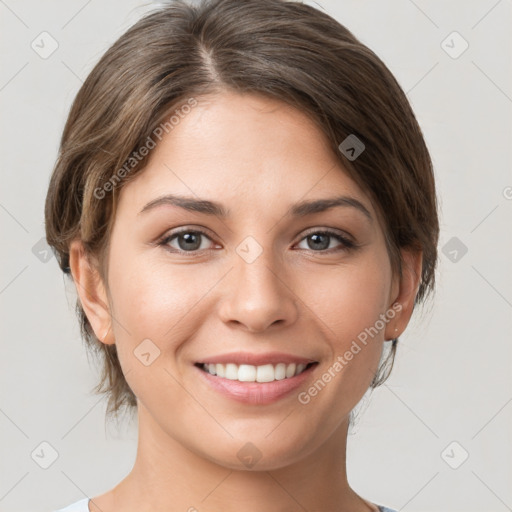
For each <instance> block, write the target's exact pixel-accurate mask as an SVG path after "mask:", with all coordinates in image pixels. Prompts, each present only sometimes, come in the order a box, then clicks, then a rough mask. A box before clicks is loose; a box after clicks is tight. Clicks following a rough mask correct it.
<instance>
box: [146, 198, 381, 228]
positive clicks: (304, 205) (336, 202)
mask: <svg viewBox="0 0 512 512" xmlns="http://www.w3.org/2000/svg"><path fill="white" fill-rule="evenodd" d="M162 205H170V206H178V207H180V208H183V209H184V210H188V211H191V212H198V213H202V214H205V215H215V216H217V217H221V218H227V217H229V214H230V210H229V209H226V208H225V207H224V206H223V205H222V204H220V203H217V202H215V201H209V200H207V199H195V198H193V197H186V196H180V195H175V194H167V195H165V196H161V197H158V198H156V199H154V200H153V201H150V202H149V203H147V204H146V206H144V208H142V210H141V211H140V212H139V215H140V214H141V213H144V212H147V211H149V210H152V209H154V208H156V207H158V206H162ZM339 206H341V207H350V208H355V209H356V210H358V211H360V212H361V213H363V214H364V215H365V216H366V217H367V218H368V220H370V222H372V221H373V217H372V214H371V213H370V211H369V210H368V209H367V208H366V206H365V205H364V204H363V203H361V201H359V200H357V199H356V198H355V197H350V196H337V197H332V198H325V199H316V200H312V201H301V202H299V203H297V204H294V205H293V206H292V207H291V208H290V209H289V210H288V212H287V213H288V214H291V215H292V216H294V217H305V216H306V215H312V214H314V213H320V212H324V211H326V210H330V209H331V208H335V207H339Z"/></svg>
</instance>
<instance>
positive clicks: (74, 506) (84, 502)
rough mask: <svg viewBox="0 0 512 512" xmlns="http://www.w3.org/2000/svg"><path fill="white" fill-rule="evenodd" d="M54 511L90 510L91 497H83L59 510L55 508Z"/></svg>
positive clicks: (87, 511) (77, 511)
mask: <svg viewBox="0 0 512 512" xmlns="http://www.w3.org/2000/svg"><path fill="white" fill-rule="evenodd" d="M54 512H89V498H83V499H81V500H78V501H75V502H74V503H71V505H68V506H67V507H64V508H59V510H55V511H54Z"/></svg>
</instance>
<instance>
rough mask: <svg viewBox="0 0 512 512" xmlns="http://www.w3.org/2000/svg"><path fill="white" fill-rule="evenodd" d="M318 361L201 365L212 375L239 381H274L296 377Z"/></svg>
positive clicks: (200, 365)
mask: <svg viewBox="0 0 512 512" xmlns="http://www.w3.org/2000/svg"><path fill="white" fill-rule="evenodd" d="M313 364H316V363H308V364H305V363H299V364H295V363H277V364H264V365H261V366H254V365H250V364H240V365H238V364H235V363H227V364H221V363H200V364H199V367H200V368H201V369H202V370H204V371H205V372H208V373H209V374H210V375H215V376H217V377H222V378H225V379H229V380H237V381H239V382H273V381H274V380H284V379H290V378H292V377H296V376H298V375H300V374H301V373H302V372H304V371H305V370H306V369H307V368H309V367H310V366H312V365H313Z"/></svg>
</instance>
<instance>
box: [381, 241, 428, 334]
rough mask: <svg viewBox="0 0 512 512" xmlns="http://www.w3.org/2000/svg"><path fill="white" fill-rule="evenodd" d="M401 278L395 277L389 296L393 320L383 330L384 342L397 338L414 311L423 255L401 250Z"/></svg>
mask: <svg viewBox="0 0 512 512" xmlns="http://www.w3.org/2000/svg"><path fill="white" fill-rule="evenodd" d="M400 252H401V254H402V276H401V277H400V276H396V278H395V279H396V281H395V283H394V286H393V290H392V294H391V296H390V305H389V309H390V310H394V311H395V316H394V317H393V318H394V319H393V320H392V321H390V322H389V323H388V324H387V326H386V330H385V336H384V339H385V340H392V339H394V338H398V336H400V335H401V334H402V333H403V332H404V331H405V328H406V327H407V324H408V323H409V320H410V319H411V315H412V312H413V309H414V300H415V299H416V295H417V293H418V288H419V285H420V279H421V270H422V264H423V253H422V252H421V251H418V250H414V249H402V250H401V251H400Z"/></svg>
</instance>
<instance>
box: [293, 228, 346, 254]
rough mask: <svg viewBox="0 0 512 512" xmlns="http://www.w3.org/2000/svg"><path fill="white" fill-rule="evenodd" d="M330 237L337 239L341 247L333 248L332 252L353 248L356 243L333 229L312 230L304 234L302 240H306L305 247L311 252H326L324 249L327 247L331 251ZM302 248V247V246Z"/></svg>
mask: <svg viewBox="0 0 512 512" xmlns="http://www.w3.org/2000/svg"><path fill="white" fill-rule="evenodd" d="M332 239H335V240H337V241H338V242H339V243H340V244H341V246H342V248H341V249H336V248H335V249H334V252H335V251H337V250H350V249H354V248H355V247H356V244H355V243H354V242H352V241H351V240H349V239H348V238H347V237H345V236H342V235H341V234H339V233H337V232H335V231H329V230H324V231H312V232H310V233H309V234H308V235H306V236H305V237H304V238H303V239H302V240H307V245H308V247H306V248H305V249H311V250H313V252H327V251H326V250H327V249H329V251H328V252H331V251H330V249H332V247H331V242H332ZM302 240H301V242H302ZM302 249H304V247H302Z"/></svg>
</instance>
